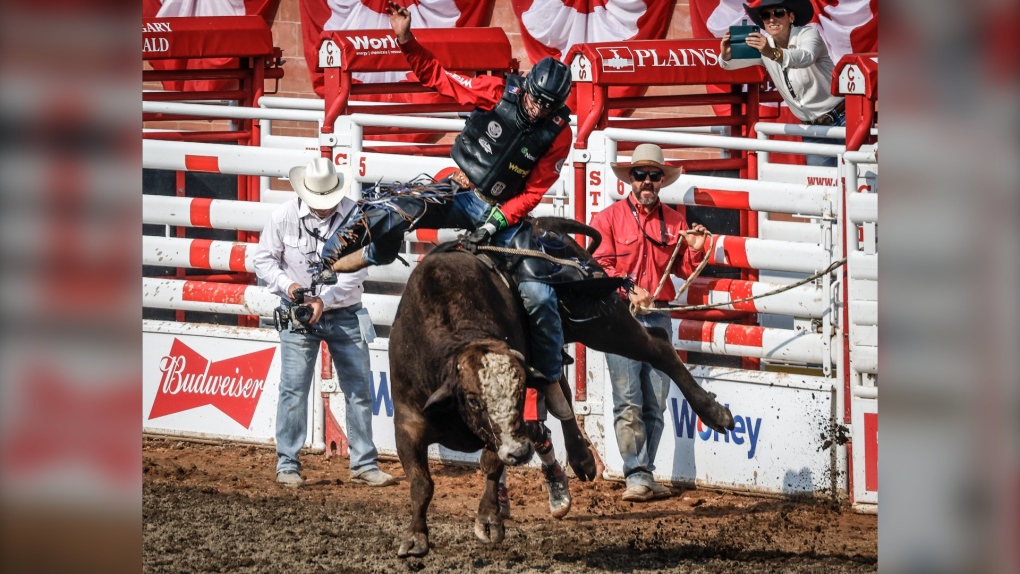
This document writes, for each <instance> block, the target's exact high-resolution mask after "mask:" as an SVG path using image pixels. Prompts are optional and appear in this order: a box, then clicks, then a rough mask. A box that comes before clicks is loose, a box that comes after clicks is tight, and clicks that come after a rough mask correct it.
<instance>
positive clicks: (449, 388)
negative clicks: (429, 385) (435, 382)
mask: <svg viewBox="0 0 1020 574" xmlns="http://www.w3.org/2000/svg"><path fill="white" fill-rule="evenodd" d="M456 407H457V396H456V394H455V393H454V392H453V385H450V384H444V385H442V386H441V387H439V390H437V391H436V392H434V393H432V396H430V397H429V400H427V401H425V406H424V407H423V408H422V414H423V415H425V416H426V417H431V416H434V415H436V414H439V413H442V412H446V411H449V410H451V409H455V408H456Z"/></svg>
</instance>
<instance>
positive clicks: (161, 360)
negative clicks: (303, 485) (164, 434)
mask: <svg viewBox="0 0 1020 574" xmlns="http://www.w3.org/2000/svg"><path fill="white" fill-rule="evenodd" d="M142 378H143V405H142V406H143V410H142V414H143V428H144V429H145V430H146V431H152V432H159V431H171V432H175V433H187V434H196V435H201V436H216V437H224V438H233V439H244V440H258V441H265V440H270V439H272V438H273V436H274V431H275V422H274V421H275V419H276V402H277V396H278V391H279V379H280V359H279V345H278V344H277V343H275V342H272V341H249V340H243V339H226V338H217V337H196V336H190V335H180V334H170V333H146V334H145V338H144V364H143V377H142Z"/></svg>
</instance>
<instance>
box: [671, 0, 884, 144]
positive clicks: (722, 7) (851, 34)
mask: <svg viewBox="0 0 1020 574" xmlns="http://www.w3.org/2000/svg"><path fill="white" fill-rule="evenodd" d="M743 4H744V3H743V2H742V0H690V7H691V30H692V32H693V36H694V37H695V38H721V37H722V35H723V34H724V33H726V30H727V29H728V28H729V27H730V26H735V25H738V24H741V23H742V21H743V20H744V19H747V13H746V12H745V11H744V6H743ZM748 4H749V5H751V6H754V5H757V1H752V2H748ZM811 4H812V5H813V6H814V9H815V15H814V17H813V18H812V19H811V23H810V24H808V26H814V27H816V28H817V29H818V31H819V33H820V34H821V36H822V40H823V41H824V42H825V45H826V47H827V48H828V50H829V57H831V58H832V61H833V62H839V59H840V58H842V57H843V56H845V55H846V54H854V53H861V52H877V51H878V0H811ZM748 22H750V19H748ZM708 89H709V91H710V92H716V93H718V92H723V91H727V92H728V91H729V89H728V87H727V88H722V87H718V86H708ZM715 112H716V114H717V115H728V114H729V106H716V109H715ZM760 115H761V118H762V119H768V120H770V121H778V122H787V123H799V122H800V120H798V119H797V118H796V116H794V115H793V113H792V112H790V109H789V108H788V107H786V104H781V105H780V107H779V108H778V109H777V108H776V104H774V103H765V104H761V108H760ZM776 139H787V140H790V139H799V138H791V137H782V136H777V137H776ZM770 161H773V162H776V163H799V164H802V163H804V157H803V156H798V155H789V154H778V153H777V154H772V156H771V157H770Z"/></svg>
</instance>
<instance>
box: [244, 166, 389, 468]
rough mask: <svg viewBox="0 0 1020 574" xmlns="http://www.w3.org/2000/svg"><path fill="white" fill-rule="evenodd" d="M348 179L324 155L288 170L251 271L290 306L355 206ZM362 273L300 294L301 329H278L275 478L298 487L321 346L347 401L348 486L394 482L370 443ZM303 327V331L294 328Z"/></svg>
mask: <svg viewBox="0 0 1020 574" xmlns="http://www.w3.org/2000/svg"><path fill="white" fill-rule="evenodd" d="M353 180H354V174H353V173H352V172H351V170H350V167H349V166H341V169H340V171H339V172H337V170H336V168H335V167H334V166H333V162H331V161H330V160H329V159H327V158H317V159H315V160H313V161H311V162H309V163H308V165H306V166H297V167H295V168H293V169H291V170H290V184H291V186H292V187H293V188H294V191H296V192H297V197H295V198H294V199H291V200H290V201H287V202H285V203H283V204H281V205H280V207H279V208H277V209H276V211H274V212H273V213H272V215H271V216H270V218H269V221H268V222H267V223H266V227H265V229H263V230H262V235H261V237H260V238H259V245H258V248H257V249H256V250H255V256H254V264H255V272H256V274H258V276H259V279H262V280H263V281H265V282H266V284H267V285H268V287H269V290H270V291H271V292H273V293H275V294H277V295H279V296H280V297H281V299H283V300H284V303H285V304H291V302H292V301H293V300H294V295H295V291H296V290H297V289H302V288H308V287H310V286H311V283H312V276H313V271H314V266H316V265H318V264H319V252H320V251H321V249H322V245H323V243H324V242H325V238H327V237H329V236H330V235H331V234H333V233H334V232H335V231H336V228H337V227H339V226H340V223H341V222H342V221H343V219H344V217H345V216H346V215H347V214H348V213H350V212H351V210H352V209H353V208H354V206H355V203H354V201H353V200H351V199H350V198H348V197H346V194H347V190H348V189H349V188H350V186H351V182H352V181H353ZM367 273H368V272H367V271H366V270H361V271H357V272H355V273H340V274H337V282H336V284H335V285H321V286H318V287H317V288H316V290H315V292H313V293H309V294H307V295H306V296H305V297H304V304H305V305H308V306H309V307H310V308H311V311H312V313H311V318H310V319H309V320H308V321H307V324H301V325H296V326H298V327H299V331H297V332H295V331H293V330H290V329H284V330H282V331H280V348H281V353H280V354H281V358H282V367H281V374H280V399H279V405H278V408H277V411H276V453H277V463H276V480H277V482H279V483H280V484H282V485H283V486H287V487H291V488H297V487H299V486H301V485H302V484H303V483H304V479H302V478H301V475H300V470H301V463H300V461H298V451H299V450H300V449H301V446H302V445H303V444H304V440H305V435H306V433H307V430H308V429H307V427H308V393H309V391H310V388H311V383H312V374H313V369H314V368H315V359H316V357H317V355H318V352H319V348H320V346H321V341H325V342H326V345H327V346H328V347H329V352H330V354H331V355H332V357H333V363H334V365H335V366H336V372H337V375H338V378H339V380H340V388H341V390H343V392H344V396H345V397H346V403H347V439H348V444H349V449H350V455H351V482H354V483H358V484H367V485H369V486H388V485H391V484H394V483H395V482H396V481H395V480H394V478H393V477H392V476H390V475H389V474H386V473H385V472H383V471H381V470H379V465H378V462H377V460H376V459H377V458H378V452H377V451H376V448H375V444H374V443H373V442H372V396H371V391H370V385H369V380H370V376H371V373H370V367H369V354H368V344H369V343H370V342H371V341H372V339H374V337H375V330H374V328H373V327H372V320H371V318H370V317H369V316H368V311H367V310H366V309H364V308H363V307H362V306H361V294H362V293H363V292H364V290H365V288H364V281H365V276H366V275H367ZM302 327H303V328H304V329H303V332H301V330H300V328H302Z"/></svg>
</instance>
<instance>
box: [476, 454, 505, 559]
mask: <svg viewBox="0 0 1020 574" xmlns="http://www.w3.org/2000/svg"><path fill="white" fill-rule="evenodd" d="M481 465H482V472H483V473H485V491H484V492H482V499H481V500H480V501H479V502H478V516H477V517H476V518H475V536H477V537H478V539H479V540H481V541H482V542H488V543H491V544H499V543H500V542H503V536H504V534H505V530H504V528H503V517H502V516H500V514H499V501H498V500H497V498H496V494H497V491H498V489H499V477H500V475H501V474H503V463H502V462H501V461H500V460H499V457H498V456H496V453H494V452H492V451H491V450H489V449H484V450H482V460H481Z"/></svg>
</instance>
